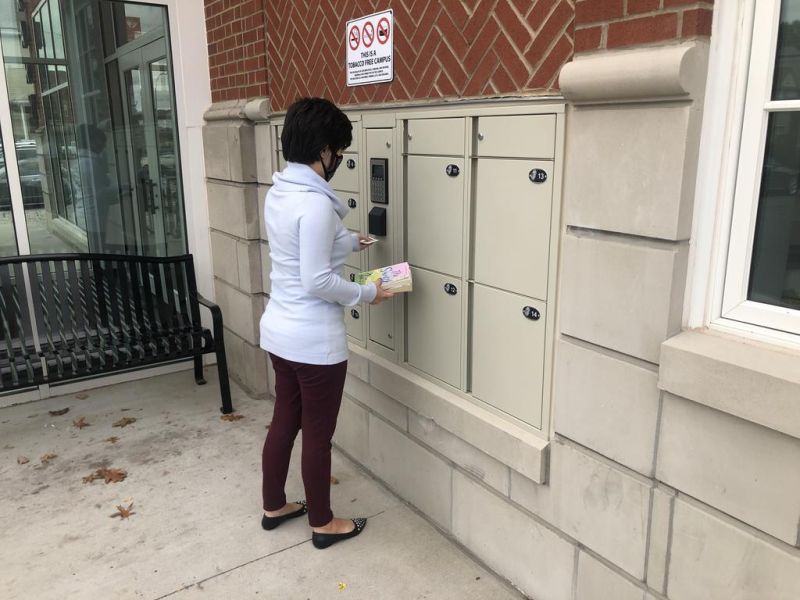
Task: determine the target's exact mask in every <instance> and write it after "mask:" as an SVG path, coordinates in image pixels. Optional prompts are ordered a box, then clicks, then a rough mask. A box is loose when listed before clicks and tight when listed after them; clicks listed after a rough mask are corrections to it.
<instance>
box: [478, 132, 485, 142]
mask: <svg viewBox="0 0 800 600" xmlns="http://www.w3.org/2000/svg"><path fill="white" fill-rule="evenodd" d="M483 139H484V138H483V134H482V133H478V141H479V142H482V141H483Z"/></svg>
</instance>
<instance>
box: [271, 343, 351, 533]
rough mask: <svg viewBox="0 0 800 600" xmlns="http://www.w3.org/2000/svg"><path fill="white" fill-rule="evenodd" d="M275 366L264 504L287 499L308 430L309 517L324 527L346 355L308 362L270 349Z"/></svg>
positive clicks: (304, 462)
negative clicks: (299, 440) (294, 457)
mask: <svg viewBox="0 0 800 600" xmlns="http://www.w3.org/2000/svg"><path fill="white" fill-rule="evenodd" d="M270 358H271V359H272V365H273V366H274V367H275V411H274V413H273V415H272V425H271V426H270V429H269V432H268V433H267V439H266V441H265V442H264V452H263V453H262V470H263V475H264V478H263V482H262V494H263V496H264V510H278V509H279V508H282V507H283V506H284V505H285V504H286V493H285V491H284V486H285V485H286V476H287V474H288V473H289V459H290V457H291V454H292V447H293V446H294V440H295V438H296V437H297V432H298V431H299V430H300V429H301V428H302V430H303V456H302V465H301V470H302V474H303V485H304V487H305V490H306V502H307V503H308V522H309V524H310V525H311V527H322V526H323V525H327V524H328V523H330V521H331V519H333V513H332V512H331V438H332V437H333V432H334V430H335V429H336V417H337V416H338V415H339V406H340V405H341V403H342V391H343V390H344V380H345V377H346V376H347V361H344V362H341V363H339V364H336V365H308V364H304V363H297V362H292V361H290V360H286V359H284V358H281V357H280V356H275V355H274V354H270Z"/></svg>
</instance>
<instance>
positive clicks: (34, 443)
mask: <svg viewBox="0 0 800 600" xmlns="http://www.w3.org/2000/svg"><path fill="white" fill-rule="evenodd" d="M208 379H209V382H214V381H215V379H216V373H213V372H210V373H208ZM233 393H234V405H235V407H236V411H237V413H238V414H241V415H244V417H245V418H244V419H242V420H240V421H236V422H225V421H222V420H221V419H220V413H219V408H218V406H219V394H218V388H217V386H216V385H215V384H213V383H209V385H206V386H202V387H198V386H195V385H194V381H193V379H192V375H191V372H188V371H187V372H182V373H176V374H172V375H165V376H161V377H157V378H153V379H149V380H145V381H139V382H135V383H127V384H119V385H115V386H111V387H107V388H101V389H96V390H92V391H89V392H87V393H86V394H85V395H82V394H79V395H73V396H66V397H61V398H53V399H50V400H46V401H42V402H36V403H31V404H25V405H19V406H13V407H9V408H4V409H0V535H1V536H2V540H1V541H0V565H1V566H0V597H2V598H3V599H4V600H34V599H35V600H43V599H48V598H53V599H58V600H63V599H67V598H69V599H73V598H75V599H80V600H83V599H94V598H97V599H103V600H107V599H117V598H120V599H127V598H146V599H149V600H157V599H161V598H167V597H169V598H174V599H175V600H188V599H189V598H200V597H203V598H207V599H209V598H212V599H215V600H216V599H227V598H232V599H237V600H238V599H240V598H269V599H276V600H278V599H279V600H294V599H298V600H306V599H313V600H318V599H319V600H327V599H329V598H341V599H343V600H344V599H351V600H352V599H364V600H377V599H392V600H393V599H402V600H412V599H416V598H427V599H431V600H447V599H453V600H456V599H458V600H469V599H474V600H489V599H491V600H506V599H519V598H522V596H521V595H520V594H518V593H517V592H516V591H514V590H513V589H511V588H510V587H509V586H508V585H506V584H505V583H504V582H502V581H500V580H498V579H497V578H496V577H494V576H493V575H492V574H491V573H489V572H487V571H486V569H484V568H483V567H481V566H480V565H478V564H476V563H475V562H474V561H473V560H472V559H471V558H470V557H468V556H467V555H465V554H464V553H463V552H462V551H461V550H460V549H459V548H458V547H457V546H455V545H454V544H452V543H451V542H450V541H449V540H448V539H446V538H445V537H443V536H442V535H441V534H440V533H439V532H438V531H437V530H436V529H434V528H433V527H432V526H431V525H430V524H429V523H428V522H427V521H425V520H424V519H422V518H421V517H420V516H418V515H417V514H416V513H415V512H414V511H412V510H411V509H409V508H408V507H407V506H406V505H404V504H403V503H402V502H401V501H400V500H398V499H397V498H396V497H395V496H394V495H392V494H391V493H390V492H388V491H387V490H386V489H385V488H383V487H382V486H381V485H380V484H378V483H377V482H376V481H374V480H373V479H371V478H370V477H369V476H367V475H365V474H364V473H363V472H361V471H360V470H359V469H358V468H356V466H355V465H354V464H353V463H351V462H350V461H349V460H347V459H346V458H344V457H342V456H341V455H339V454H337V453H335V454H334V459H333V474H334V475H335V477H337V478H338V480H339V481H340V483H339V484H338V485H334V486H333V488H332V492H333V505H334V512H335V513H336V514H337V515H339V516H343V517H347V516H368V517H371V519H370V523H369V525H368V527H367V530H366V531H365V532H364V534H362V536H360V537H359V538H358V539H356V540H350V541H347V542H345V543H342V544H339V545H337V546H335V547H333V548H330V549H328V550H324V551H319V550H316V549H315V548H314V547H313V546H312V545H311V543H310V537H311V535H310V529H309V528H308V525H307V522H306V521H305V520H304V519H298V520H296V521H294V522H289V523H286V524H284V525H282V526H281V527H280V528H278V529H276V530H274V531H271V532H265V531H263V530H262V529H261V527H260V524H259V520H260V514H261V507H260V459H261V445H262V443H263V437H264V434H265V425H266V424H267V423H269V421H270V415H271V411H272V405H271V403H270V402H266V401H261V400H253V399H251V398H248V397H247V396H245V395H244V393H243V392H242V391H241V390H240V389H239V388H238V387H236V386H234V389H233ZM84 396H88V397H84ZM66 407H69V408H70V411H69V412H68V413H67V414H65V415H63V416H51V415H50V413H49V411H52V410H58V409H63V408H66ZM80 417H85V420H86V421H87V422H88V423H90V424H91V425H90V426H88V427H85V428H82V429H79V428H77V427H75V426H74V425H73V420H76V419H79V418H80ZM123 417H133V418H135V419H136V422H135V423H132V424H130V425H128V426H126V427H124V428H115V427H112V423H114V422H116V421H118V420H119V419H121V418H123ZM111 436H116V437H118V438H119V440H118V441H117V442H116V443H112V442H110V441H107V440H108V438H110V437H111ZM298 441H299V440H298ZM296 449H297V450H299V444H298V445H297V448H296ZM46 453H52V454H56V455H57V456H56V457H55V458H53V459H51V460H50V461H49V462H48V463H47V464H42V463H41V460H40V458H41V457H42V456H43V455H45V454H46ZM20 456H25V457H28V458H29V459H30V462H28V463H27V464H18V462H17V459H18V457H20ZM102 467H108V468H119V469H124V470H126V471H127V473H128V476H127V478H126V479H125V480H124V481H122V482H119V483H108V484H106V483H104V482H103V481H102V480H99V481H94V482H92V483H83V477H84V476H86V475H89V474H90V473H91V472H93V471H95V470H97V469H99V468H102ZM287 495H288V497H289V498H290V499H295V498H302V497H303V488H302V484H301V481H300V478H299V452H296V456H295V457H294V458H293V462H292V468H291V472H290V479H289V483H288V486H287ZM127 502H133V511H134V512H135V514H133V515H132V516H131V517H130V518H129V519H126V520H121V519H119V518H112V517H110V515H111V514H112V513H115V512H116V511H117V509H116V506H117V505H119V504H123V503H127Z"/></svg>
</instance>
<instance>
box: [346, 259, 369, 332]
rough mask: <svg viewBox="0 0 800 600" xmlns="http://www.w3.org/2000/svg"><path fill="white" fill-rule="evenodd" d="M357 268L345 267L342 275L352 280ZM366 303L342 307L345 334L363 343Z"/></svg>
mask: <svg viewBox="0 0 800 600" xmlns="http://www.w3.org/2000/svg"><path fill="white" fill-rule="evenodd" d="M356 273H358V270H357V269H353V268H352V267H345V268H344V273H343V276H344V278H345V279H347V280H349V281H353V279H354V276H355V274H356ZM365 309H366V305H364V304H356V305H355V306H345V307H344V324H345V327H346V328H347V335H349V336H350V337H352V338H353V339H355V340H357V341H359V342H361V343H363V342H364V334H365V332H366V329H367V328H366V317H367V315H366V310H365Z"/></svg>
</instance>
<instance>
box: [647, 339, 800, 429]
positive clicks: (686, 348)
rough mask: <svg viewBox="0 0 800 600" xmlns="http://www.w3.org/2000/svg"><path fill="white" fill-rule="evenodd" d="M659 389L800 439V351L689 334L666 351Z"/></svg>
mask: <svg viewBox="0 0 800 600" xmlns="http://www.w3.org/2000/svg"><path fill="white" fill-rule="evenodd" d="M658 386H659V388H661V389H662V390H664V391H666V392H669V393H671V394H674V395H676V396H680V397H682V398H686V399H688V400H692V401H694V402H697V403H699V404H704V405H706V406H709V407H711V408H715V409H717V410H720V411H722V412H726V413H729V414H731V415H734V416H736V417H739V418H742V419H745V420H747V421H751V422H753V423H757V424H759V425H762V426H764V427H768V428H769V429H774V430H775V431H780V432H781V433H785V434H787V435H790V436H792V437H795V438H800V349H798V350H795V349H790V348H782V347H779V346H774V345H771V344H766V343H763V342H758V341H753V340H749V339H746V338H743V337H739V336H735V335H729V334H725V333H721V332H717V331H712V330H708V329H703V330H692V331H684V332H683V333H680V334H678V335H677V336H675V337H673V338H671V339H669V340H667V341H666V342H664V343H663V344H662V345H661V367H660V370H659V380H658Z"/></svg>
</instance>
